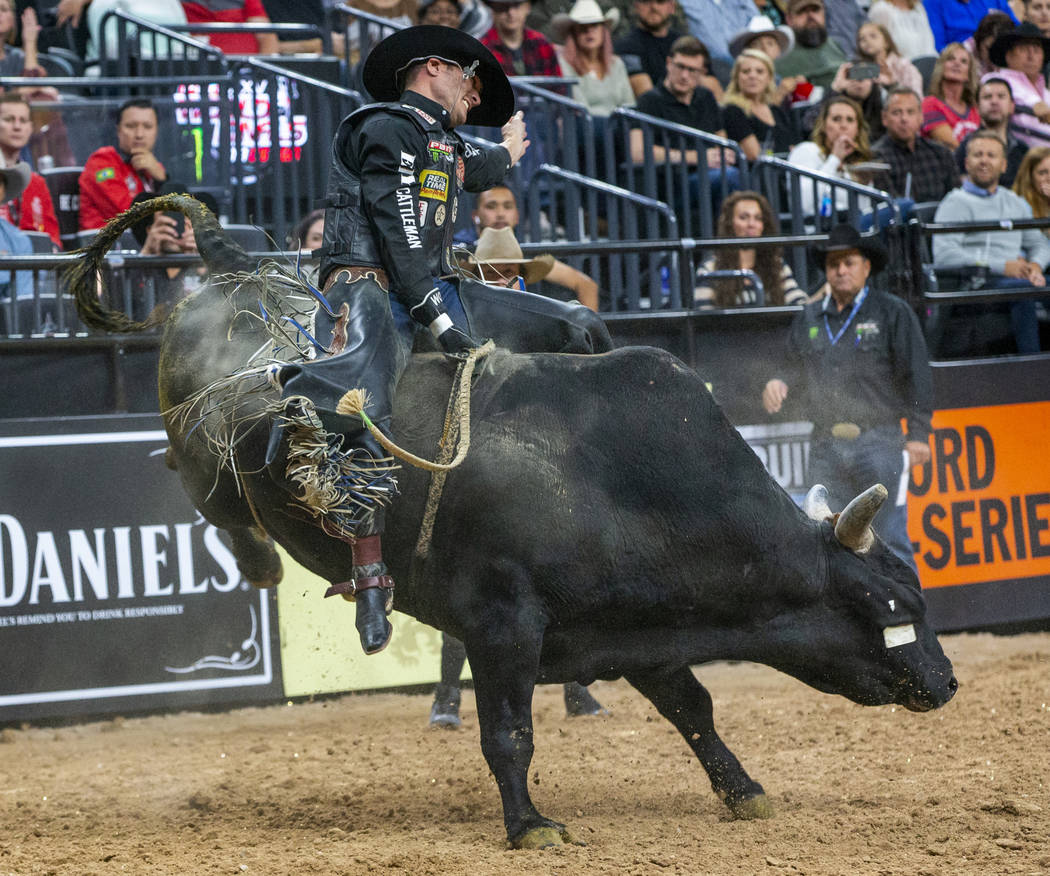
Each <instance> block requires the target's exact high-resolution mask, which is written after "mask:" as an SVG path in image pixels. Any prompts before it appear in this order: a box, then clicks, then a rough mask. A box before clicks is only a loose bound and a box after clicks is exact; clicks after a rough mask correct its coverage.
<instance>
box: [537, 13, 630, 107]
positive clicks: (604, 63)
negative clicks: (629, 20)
mask: <svg viewBox="0 0 1050 876" xmlns="http://www.w3.org/2000/svg"><path fill="white" fill-rule="evenodd" d="M619 19H620V13H619V12H618V11H617V10H616V9H610V10H609V11H608V12H602V10H601V7H599V6H598V3H597V2H596V0H576V3H575V4H574V5H573V7H572V9H570V10H569V13H568V14H567V15H565V14H560V15H555V16H554V18H553V19H552V20H551V30H552V31H553V33H554V35H555V40H556V41H557V42H558V43H561V44H562V45H560V46H559V47H558V63H559V64H560V65H561V69H562V72H563V73H568V74H569V75H572V73H570V71H572V72H573V73H575V74H576V75H577V76H578V77H579V80H578V81H577V83H576V84H575V85H573V87H572V99H573V100H575V101H578V102H579V103H582V104H583V105H584V106H585V107H587V110H588V112H590V114H591V115H592V116H599V117H606V116H609V115H611V114H612V112H613V110H615V109H616V108H617V107H621V106H634V91H633V90H632V88H631V81H630V79H629V77H628V76H627V67H626V66H625V65H624V63H623V60H622V59H621V58H620V57H619V56H618V55H614V54H613V47H612V35H611V30H612V28H613V27H614V26H615V25H616V22H617V21H619Z"/></svg>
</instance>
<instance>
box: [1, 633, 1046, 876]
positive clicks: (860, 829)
mask: <svg viewBox="0 0 1050 876" xmlns="http://www.w3.org/2000/svg"><path fill="white" fill-rule="evenodd" d="M944 643H945V649H946V651H947V652H948V653H949V656H951V657H952V659H953V660H954V661H955V665H956V672H957V675H958V677H959V680H960V682H961V688H960V691H959V694H958V696H957V697H956V698H955V700H954V701H953V702H952V703H950V704H949V705H948V706H947V707H945V708H944V709H941V710H940V711H938V712H933V713H930V714H926V715H917V714H912V713H909V712H906V711H904V710H903V709H900V708H897V709H893V708H890V707H883V708H878V709H872V708H863V707H860V706H855V705H853V704H851V703H849V702H847V701H846V700H844V699H842V698H839V697H831V696H825V695H823V694H820V693H817V692H816V691H813V690H811V689H809V688H806V687H804V686H803V685H801V684H799V683H797V682H795V681H793V680H792V679H789V678H787V677H785V676H783V675H779V674H778V673H776V672H774V671H772V670H769V669H766V668H764V667H758V666H752V665H723V664H719V665H714V666H709V667H704V668H701V669H700V670H698V672H699V675H700V677H701V678H702V679H703V680H704V682H705V683H706V684H707V685H708V687H709V689H710V690H711V692H712V695H713V696H714V700H715V706H716V719H717V725H718V727H719V729H720V732H721V733H722V736H723V738H724V739H725V740H726V741H727V743H728V744H729V746H730V747H731V748H732V749H733V750H734V751H735V752H736V754H737V756H738V757H739V758H740V759H741V761H742V762H743V763H744V765H745V766H746V768H747V769H748V770H749V772H750V773H751V775H752V777H754V778H755V779H757V780H758V781H760V782H762V783H763V784H764V786H765V788H766V791H767V793H768V794H769V795H770V797H771V799H772V800H773V802H774V804H775V806H776V809H777V816H776V818H774V819H772V820H769V821H757V822H740V821H732V820H730V819H729V818H728V815H727V813H726V811H725V809H724V807H723V806H722V805H721V803H719V801H718V800H717V799H716V798H715V797H714V795H713V794H712V793H711V791H710V788H709V786H708V782H707V779H706V777H705V776H704V775H703V773H702V771H701V769H700V767H699V765H698V764H696V763H695V761H694V760H693V758H692V756H691V755H690V753H689V752H688V751H687V749H686V746H685V743H684V742H683V740H682V739H681V738H680V737H678V736H677V734H676V733H675V731H674V730H673V729H672V728H671V726H670V725H669V724H667V723H666V722H665V721H664V720H663V719H662V718H660V717H659V716H658V715H657V714H656V712H655V710H654V709H653V708H652V707H651V706H650V705H649V704H648V702H647V701H645V700H643V699H642V698H641V697H640V696H639V695H638V694H637V693H635V692H634V691H633V689H631V688H630V687H628V686H627V685H626V684H625V683H623V682H616V683H611V682H609V683H599V684H596V685H595V686H594V688H593V690H594V692H595V693H596V695H597V696H598V697H599V698H600V699H601V700H602V702H604V703H605V704H606V705H608V706H609V708H610V711H611V714H610V715H609V716H608V717H604V718H578V719H574V720H571V721H570V720H566V719H565V718H564V715H563V707H562V702H561V691H560V688H558V687H546V688H541V689H540V690H539V691H537V696H536V707H535V717H536V739H537V751H536V757H535V759H534V761H533V766H532V769H531V771H530V775H529V782H530V787H531V790H532V793H533V798H534V800H535V802H536V804H537V806H538V807H539V809H540V810H541V811H542V812H544V813H546V814H548V815H549V816H551V817H554V818H558V819H560V820H563V821H566V822H567V823H568V824H569V825H570V826H571V828H572V829H573V831H574V832H575V834H576V835H577V837H578V839H579V840H581V841H583V842H584V843H586V845H574V846H566V847H562V848H558V849H553V850H548V851H544V852H520V851H510V850H507V849H506V848H505V845H504V840H503V836H504V833H503V824H502V819H501V816H500V806H499V797H498V794H497V791H496V786H495V783H494V781H493V779H492V778H491V776H490V775H489V772H488V769H487V767H486V766H485V763H484V761H483V759H482V756H481V751H480V748H479V746H478V724H477V718H476V714H475V712H474V701H473V697H472V695H471V693H470V692H469V691H468V692H465V695H464V718H465V721H464V728H463V729H462V730H461V731H459V732H450V731H441V730H430V729H429V728H428V727H427V726H426V718H427V711H428V709H429V705H430V701H429V697H425V696H421V695H415V696H405V695H398V694H378V695H357V696H346V697H341V698H339V699H335V700H327V701H323V702H322V701H318V702H312V703H302V704H296V705H292V706H274V707H268V708H258V709H240V710H236V711H232V712H226V713H222V714H199V713H181V714H173V715H164V716H151V717H146V718H132V717H129V718H126V719H119V718H118V719H116V720H113V721H108V722H102V723H90V724H82V725H76V726H68V727H62V728H59V729H55V728H40V727H23V728H21V729H11V728H9V729H6V730H4V731H2V733H0V874H7V873H17V874H114V873H134V874H153V873H164V874H211V873H228V874H241V873H247V874H252V873H254V874H304V873H324V874H344V873H347V874H356V873H384V874H413V876H414V874H470V876H481V874H524V873H529V874H566V876H568V874H592V873H594V874H597V873H600V874H651V873H656V874H723V873H725V874H768V876H781V874H937V876H949V874H951V876H955V874H981V876H988V874H1015V873H1016V874H1036V873H1050V792H1048V783H1050V769H1048V766H1050V634H1029V635H1023V636H1017V637H1011V638H997V637H992V636H989V635H962V636H951V637H945V639H944Z"/></svg>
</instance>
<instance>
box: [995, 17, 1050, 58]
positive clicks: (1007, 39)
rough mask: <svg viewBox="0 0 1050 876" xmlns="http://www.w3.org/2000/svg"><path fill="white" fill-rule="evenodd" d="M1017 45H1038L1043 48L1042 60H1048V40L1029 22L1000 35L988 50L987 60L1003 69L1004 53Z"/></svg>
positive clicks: (1049, 52) (1049, 54) (1049, 49)
mask: <svg viewBox="0 0 1050 876" xmlns="http://www.w3.org/2000/svg"><path fill="white" fill-rule="evenodd" d="M1018 43H1039V44H1040V45H1041V46H1042V47H1043V57H1044V59H1048V60H1050V39H1047V38H1046V37H1045V36H1043V32H1042V31H1041V30H1040V29H1039V28H1038V27H1036V26H1035V25H1034V24H1032V23H1031V22H1030V21H1026V22H1024V24H1021V25H1019V26H1017V27H1015V28H1013V29H1012V30H1004V31H1003V32H1002V33H1000V34H999V35H998V36H997V37H996V38H995V41H994V42H993V43H992V45H991V48H989V49H988V57H989V59H990V60H991V62H992V63H993V64H995V66H996V67H1005V66H1006V53H1007V52H1008V51H1010V49H1012V48H1013V47H1014V46H1016V45H1017V44H1018Z"/></svg>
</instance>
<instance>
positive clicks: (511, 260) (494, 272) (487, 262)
mask: <svg viewBox="0 0 1050 876" xmlns="http://www.w3.org/2000/svg"><path fill="white" fill-rule="evenodd" d="M460 264H461V265H462V266H463V268H464V270H466V271H467V272H468V273H470V274H473V275H474V276H475V277H477V278H478V279H479V280H481V281H482V282H483V283H487V284H489V285H490V286H506V287H508V288H510V289H521V291H523V292H524V291H525V287H526V286H531V285H532V284H533V283H538V282H540V280H542V279H543V278H544V277H546V276H547V275H548V274H549V273H550V272H551V268H553V267H554V256H552V255H551V254H550V253H544V254H543V255H538V256H534V257H533V258H531V259H527V258H525V256H524V255H523V254H522V252H521V244H519V243H518V239H517V238H516V237H515V236H514V229H512V228H511V227H509V226H507V227H505V228H485V229H482V232H481V235H480V236H479V237H478V245H477V246H476V247H475V248H474V252H473V254H471V253H467V254H466V255H465V256H463V257H462V258H461V259H460Z"/></svg>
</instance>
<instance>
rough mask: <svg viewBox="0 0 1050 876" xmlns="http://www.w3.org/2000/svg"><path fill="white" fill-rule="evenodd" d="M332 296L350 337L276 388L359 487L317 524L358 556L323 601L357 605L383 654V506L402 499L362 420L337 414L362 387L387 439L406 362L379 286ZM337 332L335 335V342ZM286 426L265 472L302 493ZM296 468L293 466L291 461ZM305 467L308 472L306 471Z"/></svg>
mask: <svg viewBox="0 0 1050 876" xmlns="http://www.w3.org/2000/svg"><path fill="white" fill-rule="evenodd" d="M329 294H331V295H333V299H334V298H335V297H338V298H341V299H342V300H344V301H346V302H347V305H348V307H347V308H346V309H345V311H344V313H343V320H342V321H341V323H340V325H339V326H337V327H336V329H337V330H338V333H339V335H340V336H341V338H345V342H343V344H342V349H341V350H340V351H339V352H338V353H336V354H335V355H332V356H328V357H324V358H320V359H314V360H309V361H304V362H297V363H294V364H290V365H287V366H285V367H284V368H282V369H281V371H280V373H279V375H278V381H279V383H280V385H281V387H282V397H283V398H285V399H288V400H289V401H288V404H287V405H286V412H287V411H288V410H292V409H294V408H295V406H296V405H300V406H302V403H301V401H300V400H298V398H297V397H305V398H307V399H309V402H310V405H311V406H312V411H311V415H312V418H313V420H315V421H317V422H318V423H319V424H320V427H321V428H320V430H319V431H320V433H321V434H322V435H323V436H325V438H326V439H327V440H328V442H329V451H328V455H327V456H326V458H325V463H326V464H333V465H336V466H343V470H349V471H350V473H351V476H353V477H358V478H359V479H360V480H359V482H358V483H357V484H355V486H354V488H353V490H352V493H353V501H348V502H346V503H345V507H341V508H339V509H338V510H336V511H332V512H330V513H326V514H325V515H323V516H321V517H320V518H319V521H320V522H319V525H320V526H321V527H322V528H323V529H324V530H325V531H326V532H328V533H329V534H331V535H333V536H335V537H337V538H340V539H341V540H343V541H346V542H347V543H348V544H350V545H351V548H352V550H353V566H352V569H351V578H350V579H349V580H348V581H342V582H333V583H332V586H331V587H329V588H328V590H327V592H326V593H325V596H335V595H341V596H343V598H344V599H347V600H349V601H353V602H355V603H356V604H357V616H356V621H355V625H356V627H357V630H358V634H359V636H360V638H361V647H362V648H363V649H364V652H365V653H366V654H375V653H378V652H379V651H381V650H383V648H385V647H386V645H387V643H388V642H389V641H390V635H391V632H392V628H391V626H390V623H389V621H387V615H389V613H390V611H391V610H392V604H393V588H394V582H393V579H392V578H391V577H390V575H389V574H387V567H386V564H385V563H384V562H383V558H382V547H381V536H382V533H383V529H384V514H383V506H384V505H385V504H386V503H387V502H389V500H390V499H391V498H392V497H393V496H396V495H397V484H396V481H395V480H394V479H393V477H392V476H391V475H390V470H391V468H392V462H391V461H390V460H389V456H388V454H387V453H386V451H385V450H383V448H382V447H381V446H380V445H379V443H378V441H377V440H376V438H375V437H374V436H373V435H372V433H371V432H369V431H368V430H367V428H366V427H365V425H364V423H363V421H362V420H361V418H360V417H357V416H349V415H345V414H341V413H337V411H338V409H339V402H340V400H341V399H342V398H343V396H344V395H345V393H346V392H347V390H348V389H351V388H363V389H364V390H365V391H366V393H367V394H368V398H369V404H368V412H369V414H370V419H371V420H372V422H373V423H374V424H375V425H376V426H377V427H378V428H379V429H380V430H381V431H382V432H384V433H385V434H387V435H389V434H390V419H391V412H392V408H393V398H392V397H393V390H394V387H395V385H396V384H397V379H398V377H400V374H401V371H402V370H403V367H404V364H405V362H406V361H407V351H405V350H403V349H402V346H403V345H402V344H401V343H400V341H399V339H398V336H397V332H396V329H395V327H394V325H393V320H392V318H391V316H390V305H389V302H388V300H387V293H386V291H385V290H384V289H382V287H381V286H379V285H378V284H377V283H375V282H372V281H370V280H367V279H361V280H357V281H354V282H352V283H343V282H339V283H336V284H335V287H334V288H332V289H331V290H330V292H329ZM336 333H337V332H336V331H335V330H333V336H335V335H336ZM287 419H288V417H287V413H286V420H285V422H284V423H283V424H282V423H277V422H275V424H274V427H273V428H272V430H271V434H270V443H269V447H268V449H267V456H266V464H267V468H268V470H269V471H270V473H271V476H273V477H274V479H275V480H277V481H278V483H280V484H282V486H284V487H285V489H288V490H289V491H290V492H292V493H293V494H297V495H298V493H297V490H296V488H295V483H294V482H295V478H296V476H297V475H298V470H297V468H296V465H295V460H296V457H295V455H294V447H293V446H292V445H293V438H291V437H290V435H289V433H292V432H294V428H292V427H290V426H289V425H288V423H287ZM290 459H291V460H292V463H291V464H290V463H289V460H290ZM303 468H309V466H307V465H304V466H303Z"/></svg>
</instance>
